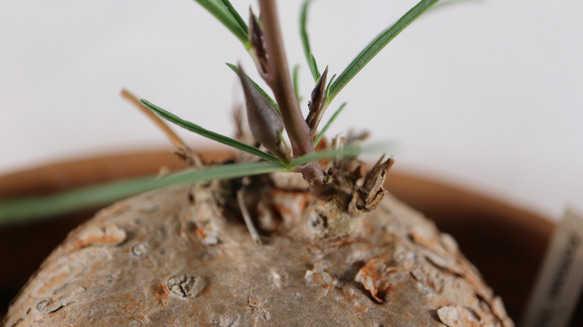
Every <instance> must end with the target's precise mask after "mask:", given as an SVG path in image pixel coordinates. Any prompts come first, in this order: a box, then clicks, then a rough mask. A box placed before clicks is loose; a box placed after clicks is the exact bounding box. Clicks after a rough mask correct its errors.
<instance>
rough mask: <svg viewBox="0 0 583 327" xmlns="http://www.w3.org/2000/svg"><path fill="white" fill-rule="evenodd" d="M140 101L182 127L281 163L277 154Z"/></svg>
mask: <svg viewBox="0 0 583 327" xmlns="http://www.w3.org/2000/svg"><path fill="white" fill-rule="evenodd" d="M140 102H141V103H142V104H143V105H144V106H146V107H147V108H148V109H150V110H152V111H154V112H155V113H157V114H158V115H159V116H160V117H162V118H164V119H166V120H168V121H170V122H172V123H174V124H176V125H178V126H180V127H183V128H185V129H187V130H189V131H191V132H195V133H197V134H199V135H201V136H204V137H206V138H208V139H211V140H214V141H217V142H219V143H222V144H225V145H228V146H230V147H233V148H236V149H239V150H241V151H245V152H247V153H250V154H252V155H255V156H258V157H260V158H263V159H265V160H267V161H271V162H276V163H281V160H279V159H277V158H276V157H275V156H273V155H271V154H269V153H266V152H263V151H261V150H259V149H257V148H255V147H252V146H250V145H247V144H245V143H242V142H239V141H237V140H235V139H232V138H230V137H228V136H224V135H221V134H218V133H215V132H212V131H209V130H207V129H204V128H202V127H200V126H199V125H197V124H195V123H192V122H189V121H186V120H184V119H182V118H180V117H178V116H176V115H174V114H172V113H170V112H168V111H166V110H164V109H162V108H160V107H158V106H156V105H155V104H153V103H151V102H149V101H148V100H144V99H142V100H140Z"/></svg>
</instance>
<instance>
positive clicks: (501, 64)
mask: <svg viewBox="0 0 583 327" xmlns="http://www.w3.org/2000/svg"><path fill="white" fill-rule="evenodd" d="M232 2H233V4H234V5H235V6H236V8H237V9H239V11H240V12H241V13H244V18H247V17H246V13H247V10H248V6H249V4H250V2H249V1H239V0H232ZM279 4H280V8H279V9H280V15H281V18H282V23H283V25H284V29H285V38H286V40H285V41H286V47H287V50H288V52H289V57H288V60H289V62H290V64H291V65H295V64H301V65H302V67H301V69H300V86H301V90H302V93H303V95H304V98H305V99H307V97H308V96H309V94H310V92H311V89H312V87H313V81H312V78H311V75H310V72H309V69H308V68H307V66H306V65H305V59H304V57H303V52H302V48H301V42H300V38H299V33H298V29H299V28H298V14H299V9H300V5H301V1H297V0H285V1H280V2H279ZM414 4H415V1H409V0H407V1H404V0H399V1H386V0H383V1H381V0H361V1H344V0H317V1H314V3H313V6H312V11H311V12H310V15H309V31H310V37H311V43H312V50H313V52H314V55H315V57H316V59H317V61H318V64H319V66H320V68H321V69H323V68H324V67H325V65H329V69H330V72H331V73H340V72H341V71H342V70H343V69H344V68H345V67H346V65H347V64H348V63H349V62H350V61H351V60H352V59H353V58H354V56H355V55H356V54H357V53H358V52H359V51H360V50H361V49H362V48H363V47H364V46H365V45H366V44H367V43H368V42H369V41H370V40H371V39H372V38H373V37H374V36H376V35H377V34H378V33H379V32H380V31H381V30H382V29H384V28H385V27H387V26H388V25H390V24H392V23H393V22H394V21H395V20H396V19H398V17H400V16H401V15H402V14H403V13H405V12H406V11H407V10H408V9H409V8H410V7H412V6H413V5H414ZM252 6H253V7H254V8H257V6H256V3H255V2H252ZM255 11H256V12H257V10H255ZM581 17H583V2H581V1H580V0H562V1H540V0H528V1H527V0H509V1H475V0H466V1H455V0H454V2H452V1H450V2H444V4H443V5H442V6H441V7H440V8H436V9H434V10H433V11H432V12H430V13H429V14H427V15H425V16H424V17H422V18H421V19H419V20H417V21H416V22H414V23H413V24H412V25H411V26H410V27H409V28H408V29H407V30H405V31H404V32H403V33H402V34H401V35H399V36H398V37H397V38H396V39H395V40H394V41H393V42H392V43H390V44H389V45H388V47H387V48H385V50H384V51H383V52H381V54H380V55H378V56H377V57H376V58H375V59H374V60H373V61H372V62H371V63H370V64H369V65H368V66H367V67H366V68H365V69H364V70H363V71H362V72H361V73H360V74H359V75H358V76H357V77H356V78H355V79H354V80H353V81H352V82H351V83H350V84H349V85H348V86H347V87H346V88H345V89H344V90H343V91H342V92H341V93H340V94H339V96H338V97H337V98H336V100H335V103H334V104H333V105H332V106H331V108H330V110H329V112H328V115H327V116H328V117H329V116H330V114H331V113H332V112H333V110H335V109H336V108H337V107H338V106H339V105H340V104H341V103H342V102H344V101H347V102H348V106H347V108H346V109H345V110H344V112H343V113H342V115H341V116H340V117H339V118H338V120H337V121H336V123H335V124H334V125H333V126H332V128H331V130H330V131H331V134H329V135H335V134H337V133H340V132H341V131H345V130H347V129H348V128H351V127H354V128H357V129H368V130H370V131H371V132H372V134H373V138H372V139H373V140H375V141H388V142H389V144H390V146H388V147H387V149H386V152H388V153H390V154H393V155H394V156H395V159H396V165H395V167H394V169H395V170H400V171H407V172H414V173H416V174H419V175H421V176H426V177H430V178H434V179H437V180H440V181H446V182H449V183H452V184H454V185H458V186H462V187H465V188H468V189H471V190H474V191H478V192H480V193H483V194H486V195H489V196H492V197H494V198H496V199H502V200H503V201H506V202H508V203H510V204H514V205H517V206H520V207H524V208H528V209H530V210H532V211H535V212H537V213H540V214H542V215H545V216H547V217H549V218H551V219H559V218H560V217H561V215H562V213H563V211H564V208H565V207H566V206H573V207H575V208H578V209H579V210H583V142H582V140H583V59H582V58H583V20H582V19H581ZM238 61H240V62H241V63H242V64H243V66H244V67H246V68H247V70H248V71H249V72H250V73H255V72H254V70H253V68H252V67H253V66H252V63H251V61H250V60H249V58H248V56H247V54H246V52H245V51H244V49H243V47H242V46H241V44H240V43H239V42H238V40H237V39H236V38H235V37H234V36H232V35H231V34H230V33H229V32H228V31H227V30H226V29H225V28H224V27H223V26H222V25H220V24H219V23H218V22H217V21H216V20H215V19H214V18H213V17H212V16H211V15H210V14H208V13H207V12H206V11H205V10H203V9H202V8H201V7H200V6H199V5H198V4H196V3H195V2H194V1H192V0H165V1H162V0H156V1H155V0H125V1H119V0H101V1H88V0H75V1H73V0H53V1H40V0H20V1H0V174H4V173H9V172H13V171H18V170H23V169H27V168H31V167H35V166H39V165H43V164H46V163H51V162H56V161H60V160H68V159H74V158H80V157H86V156H90V155H91V156H93V155H99V154H104V153H112V152H116V153H120V152H126V151H135V150H143V149H148V148H161V147H167V148H168V149H170V148H171V147H170V145H169V142H168V141H167V140H166V139H165V137H164V136H163V135H162V134H161V133H160V132H159V131H158V130H157V129H156V128H155V127H154V126H153V125H152V124H151V123H150V122H149V121H148V120H147V119H146V118H144V117H143V115H142V114H140V113H138V112H137V111H136V110H135V109H134V108H133V107H132V106H131V105H130V104H129V103H127V102H126V101H124V100H123V99H122V98H121V97H120V96H119V91H120V90H121V88H123V87H126V88H128V89H129V90H130V91H132V92H133V93H135V94H136V95H138V96H140V97H142V98H146V99H148V100H150V101H152V102H153V103H155V104H158V105H159V106H161V107H163V108H165V109H167V110H170V111H172V112H174V113H175V114H177V115H179V116H181V117H183V118H186V119H188V120H191V121H194V122H196V123H198V124H200V125H202V126H204V127H206V128H208V129H211V130H213V131H217V132H220V133H223V134H228V135H230V134H232V131H233V128H232V126H233V125H232V121H231V110H232V108H233V106H234V105H235V104H237V103H240V102H241V101H242V95H241V93H240V89H239V87H238V85H237V83H236V78H235V75H234V74H233V73H232V72H231V71H230V70H229V69H228V68H227V67H226V66H225V64H224V63H225V62H230V63H236V62H238ZM251 75H252V76H254V77H256V76H257V75H255V74H251ZM306 103H307V101H304V103H302V106H303V108H304V109H307V104H306ZM325 119H326V118H325ZM180 135H181V136H183V137H184V138H185V139H186V140H187V141H188V144H190V145H191V146H192V147H193V148H194V149H198V148H208V147H211V146H213V143H212V142H210V141H207V140H204V139H201V138H200V137H197V136H195V135H191V134H189V133H188V132H183V131H180Z"/></svg>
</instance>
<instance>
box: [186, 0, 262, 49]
mask: <svg viewBox="0 0 583 327" xmlns="http://www.w3.org/2000/svg"><path fill="white" fill-rule="evenodd" d="M195 1H196V2H198V3H199V4H200V5H201V6H203V7H204V8H205V9H206V10H207V11H208V12H210V13H211V14H212V15H213V16H215V17H216V18H217V19H218V20H219V21H220V22H221V23H223V25H225V27H227V28H228V29H229V30H230V31H231V32H232V33H233V34H234V35H235V36H236V37H237V38H238V39H239V40H240V41H241V42H242V43H243V45H244V46H245V48H246V49H249V48H250V47H251V44H250V43H249V37H248V29H247V24H245V21H243V19H242V18H241V16H240V15H239V14H238V13H237V11H235V9H234V8H233V6H232V5H231V3H230V2H229V0H195Z"/></svg>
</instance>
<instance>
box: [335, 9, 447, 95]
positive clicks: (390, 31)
mask: <svg viewBox="0 0 583 327" xmlns="http://www.w3.org/2000/svg"><path fill="white" fill-rule="evenodd" d="M438 1H439V0H421V1H420V2H419V3H417V4H416V5H415V6H414V7H413V8H411V9H410V10H409V11H408V12H407V13H406V14H405V15H403V16H402V17H401V18H399V20H398V21H397V22H396V23H395V24H393V25H392V26H390V27H389V28H387V29H386V30H384V31H383V32H382V33H381V34H380V35H378V36H377V37H376V38H375V39H374V40H372V42H371V43H369V44H368V45H367V46H366V47H365V48H364V49H363V50H362V51H361V52H360V53H359V54H358V56H356V58H354V60H352V62H351V63H350V64H349V65H348V67H346V69H344V71H343V72H342V73H341V74H340V75H339V76H338V78H337V79H336V80H335V81H334V84H332V85H331V86H330V89H329V96H328V98H327V102H328V103H331V102H332V100H333V99H334V98H335V97H336V95H338V93H339V92H340V91H341V90H342V89H343V88H344V87H345V86H346V84H348V82H350V80H351V79H352V78H354V76H356V74H358V72H360V70H361V69H362V68H364V66H366V64H368V63H369V61H371V59H372V58H374V57H375V56H376V55H377V54H378V53H379V52H380V51H381V50H382V49H383V48H384V47H385V46H386V45H387V44H388V43H389V42H391V41H392V40H393V39H394V38H395V36H397V35H398V34H399V33H401V31H403V30H404V29H405V28H406V27H407V26H409V24H411V23H412V22H413V21H414V20H415V19H417V18H418V17H419V16H421V15H422V14H423V13H424V12H425V11H427V10H428V9H429V8H431V6H433V5H434V4H435V3H437V2H438Z"/></svg>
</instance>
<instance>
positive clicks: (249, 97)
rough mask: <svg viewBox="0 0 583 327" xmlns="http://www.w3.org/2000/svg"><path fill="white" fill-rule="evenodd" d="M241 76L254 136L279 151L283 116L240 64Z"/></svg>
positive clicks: (270, 148)
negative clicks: (256, 86) (260, 91)
mask: <svg viewBox="0 0 583 327" xmlns="http://www.w3.org/2000/svg"><path fill="white" fill-rule="evenodd" d="M239 78H240V79H241V84H242V85H243V91H244V93H245V100H246V107H247V119H248V120H249V129H250V130H251V134H252V135H253V138H255V141H257V142H259V143H261V144H262V145H263V146H265V148H267V149H268V150H270V151H272V152H274V153H278V152H279V151H280V143H281V139H280V134H281V133H282V131H283V121H282V120H281V117H280V116H279V115H278V114H277V112H276V111H275V109H273V108H272V107H271V105H270V104H269V102H268V101H267V100H266V99H265V98H264V97H263V95H261V93H259V91H257V89H256V88H255V86H253V84H252V83H251V80H249V77H247V75H245V72H244V71H243V68H242V67H241V66H239Z"/></svg>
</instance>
